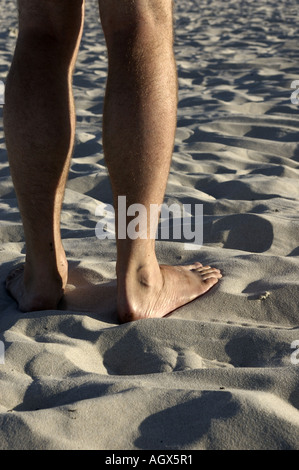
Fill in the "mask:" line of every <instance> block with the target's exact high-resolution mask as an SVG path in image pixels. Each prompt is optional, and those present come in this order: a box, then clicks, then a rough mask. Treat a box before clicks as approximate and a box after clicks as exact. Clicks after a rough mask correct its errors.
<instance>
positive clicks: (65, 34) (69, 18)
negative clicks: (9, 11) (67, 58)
mask: <svg viewBox="0 0 299 470" xmlns="http://www.w3.org/2000/svg"><path fill="white" fill-rule="evenodd" d="M82 23H83V0H64V1H60V0H43V2H41V1H40V0H19V39H20V41H21V43H24V44H25V43H27V42H32V43H34V44H35V48H39V47H40V48H43V47H46V48H51V47H56V48H57V49H58V50H61V51H65V50H69V51H71V50H72V49H74V48H75V46H76V43H77V40H78V37H79V35H80V31H81V29H82Z"/></svg>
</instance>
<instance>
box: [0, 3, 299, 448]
mask: <svg viewBox="0 0 299 470" xmlns="http://www.w3.org/2000/svg"><path fill="white" fill-rule="evenodd" d="M0 18H1V33H0V46H1V55H0V80H2V81H5V78H6V75H7V71H8V68H9V64H10V61H11V58H12V53H13V49H14V45H15V41H16V35H17V18H16V6H15V2H14V1H12V0H6V1H5V2H2V3H1V5H0ZM298 39H299V34H298V13H297V2H296V1H295V0H285V1H283V2H281V1H278V0H267V1H266V0H261V1H259V2H253V1H250V0H245V1H243V2H232V1H229V2H227V1H221V0H212V1H208V0H201V1H195V0H180V1H177V2H176V38H175V53H176V58H177V66H178V73H179V109H178V128H177V135H176V142H175V149H174V155H173V162H172V167H171V173H170V176H169V182H168V186H167V191H166V195H165V203H167V204H170V203H173V202H180V203H181V204H193V205H194V204H203V211H204V219H203V220H204V232H203V233H204V243H203V246H202V248H201V249H194V250H185V249H184V243H182V242H181V241H180V240H168V241H167V240H166V241H165V240H164V241H163V240H158V241H157V254H158V257H159V260H160V262H161V263H169V264H173V263H175V264H185V263H190V262H193V261H197V260H199V261H201V262H202V263H204V264H211V265H215V266H217V267H219V268H220V269H221V270H222V272H223V279H222V280H221V281H220V282H219V284H218V285H217V286H216V287H214V288H213V289H212V290H211V291H210V292H209V293H208V294H206V295H205V296H203V297H202V298H200V299H198V300H196V301H194V302H192V303H190V304H188V305H187V306H185V307H183V308H180V309H178V310H177V311H175V312H174V313H173V314H172V315H171V316H170V317H167V318H163V319H150V320H143V321H138V322H135V323H131V324H124V325H119V324H118V322H117V318H116V315H115V260H116V250H115V240H113V239H106V240H102V241H101V240H99V239H98V238H97V237H96V236H95V227H96V225H97V223H98V222H99V220H100V219H99V217H98V216H96V209H97V208H98V207H99V206H102V207H103V206H104V205H105V204H111V203H112V197H111V190H110V183H109V179H108V175H107V170H106V167H105V164H104V157H103V150H102V143H101V126H102V108H103V98H104V90H105V81H106V72H107V54H106V49H105V44H104V39H103V34H102V31H101V28H100V26H99V23H98V19H97V7H96V2H95V1H92V0H90V1H87V11H86V23H85V30H84V36H83V40H82V44H81V48H80V53H79V58H78V63H77V68H76V72H75V76H74V93H75V100H76V109H77V121H78V125H77V133H76V148H75V152H74V157H73V160H72V166H71V169H70V175H69V181H68V184H67V189H66V193H65V201H64V208H63V215H62V221H61V227H62V235H63V240H64V246H65V249H66V253H67V256H68V259H69V262H70V276H69V286H68V291H67V294H66V297H65V299H64V301H63V303H62V304H61V305H60V307H59V309H57V310H53V311H39V312H35V313H24V314H21V313H20V312H19V311H18V309H17V306H16V303H15V302H14V300H13V299H11V298H10V297H9V296H8V294H7V292H6V290H5V287H4V281H5V278H6V276H7V274H8V272H9V271H10V270H11V269H12V268H13V267H14V266H15V265H16V264H18V263H20V262H22V261H23V260H24V237H23V229H22V224H21V220H20V215H19V211H18V207H17V202H16V197H15V193H14V189H13V185H12V181H11V177H10V173H9V167H8V163H7V153H6V150H5V143H4V135H3V120H2V107H0V180H1V185H0V214H1V217H0V218H1V221H0V241H1V245H0V263H1V266H0V279H1V285H0V289H1V291H0V292H1V298H0V311H1V314H0V339H1V341H2V342H3V345H4V364H0V449H1V450H4V449H12V450H17V449H34V450H39V449H43V450H46V449H47V450H48V449H50V450H53V449H55V450H61V449H63V450H66V449H70V450H73V449H79V450H83V449H96V450H135V451H137V450H146V449H149V450H163V451H166V450H168V451H169V450H190V451H191V450H266V449H268V450H285V449H294V450H295V449H296V450H298V449H299V412H298V408H299V391H298V384H299V375H298V372H299V364H298V362H299V351H298V352H296V349H294V348H293V349H292V347H291V346H292V344H293V342H295V341H298V340H299V327H298V326H299V307H298V304H299V282H298V272H299V258H298V257H299V216H298V213H299V212H298V210H299V184H298V176H299V164H298V160H299V147H298V129H299V120H298V113H299V104H296V102H295V103H292V100H291V95H292V93H294V95H293V98H296V89H292V88H291V84H292V82H293V81H294V80H296V79H299V68H298V60H299V52H298ZM297 88H299V86H298V87H297ZM293 101H294V99H293ZM37 204H38V201H37ZM40 210H42V207H41V208H40ZM297 345H298V343H297ZM294 346H296V343H294V344H293V347H294ZM2 362H3V361H2Z"/></svg>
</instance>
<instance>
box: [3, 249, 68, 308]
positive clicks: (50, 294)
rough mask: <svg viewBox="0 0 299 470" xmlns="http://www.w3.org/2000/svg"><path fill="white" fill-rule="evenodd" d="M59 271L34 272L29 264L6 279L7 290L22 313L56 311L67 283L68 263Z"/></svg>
mask: <svg viewBox="0 0 299 470" xmlns="http://www.w3.org/2000/svg"><path fill="white" fill-rule="evenodd" d="M62 258H63V259H61V262H60V264H59V268H58V269H52V268H48V269H47V268H46V265H45V266H44V267H43V268H42V269H40V270H39V272H38V271H37V270H33V269H32V268H31V267H30V265H29V263H26V264H23V265H21V266H18V267H17V268H15V269H14V270H13V271H12V272H11V273H10V274H9V275H8V276H7V278H6V289H7V291H8V292H9V294H10V295H11V296H12V297H13V298H14V299H15V300H16V302H17V304H18V306H19V309H20V310H21V311H22V312H33V311H37V310H52V309H56V308H57V305H58V303H59V301H60V300H61V298H62V296H63V293H64V289H65V286H66V282H67V261H66V259H65V257H62Z"/></svg>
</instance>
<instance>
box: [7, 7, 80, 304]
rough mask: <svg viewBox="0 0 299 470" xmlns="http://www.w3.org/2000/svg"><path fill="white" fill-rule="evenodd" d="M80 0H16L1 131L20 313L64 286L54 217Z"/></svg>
mask: <svg viewBox="0 0 299 470" xmlns="http://www.w3.org/2000/svg"><path fill="white" fill-rule="evenodd" d="M83 3H84V0H60V1H56V2H53V1H52V0H43V1H42V2H41V1H40V0H19V13H20V17H19V37H18V40H17V45H16V50H15V55H14V59H13V63H12V66H11V70H10V72H9V76H8V79H7V85H6V98H5V101H6V105H5V110H4V126H5V136H6V145H7V150H8V156H9V162H10V168H11V174H12V178H13V183H14V187H15V191H16V194H17V198H18V203H19V208H20V212H21V216H22V221H23V226H24V232H25V242H26V263H25V267H24V270H19V271H16V272H14V273H12V275H11V276H9V277H8V279H7V289H8V290H9V291H10V293H11V294H12V296H13V297H14V298H15V299H16V300H17V302H18V304H19V307H20V309H21V310H23V311H31V310H40V309H51V308H55V307H56V306H57V304H58V302H59V300H60V298H61V296H62V294H63V290H64V287H65V285H66V281H67V261H66V257H65V252H64V249H63V246H62V242H61V237H60V212H61V205H62V200H63V196H64V189H65V183H66V178H67V174H68V168H69V161H70V157H71V154H72V149H73V141H74V132H75V113H74V105H73V98H72V87H71V79H72V70H73V66H74V61H75V57H76V53H77V49H78V45H79V40H80V37H81V31H82V23H83Z"/></svg>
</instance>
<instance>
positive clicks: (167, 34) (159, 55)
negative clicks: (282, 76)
mask: <svg viewBox="0 0 299 470" xmlns="http://www.w3.org/2000/svg"><path fill="white" fill-rule="evenodd" d="M99 5H100V13H101V19H102V25H103V29H104V33H105V37H106V42H107V46H108V56H109V73H108V82H107V90H106V100H105V109H104V128H103V143H104V151H105V158H106V162H107V166H108V170H109V173H110V177H111V183H112V189H113V194H114V204H115V208H116V209H117V207H118V196H121V195H124V196H126V198H127V205H131V204H133V203H140V204H143V205H144V206H145V207H146V209H147V210H148V213H149V207H150V204H161V203H162V202H163V199H164V193H165V189H166V184H167V179H168V174H169V168H170V163H171V157H172V152H173V144H174V136H175V129H176V111H177V76H176V67H175V60H174V53H173V28H172V21H173V18H172V0H135V1H134V2H133V1H131V0H122V2H119V0H99ZM116 214H117V210H116ZM127 222H128V220H127ZM148 222H149V221H148ZM157 223H158V221H157ZM117 227H118V222H117ZM149 231H150V228H149V224H148V235H149ZM220 277H221V274H220V272H219V270H217V269H214V268H210V267H203V266H202V265H201V264H200V263H196V264H194V265H192V266H187V267H170V266H159V264H158V261H157V258H156V255H155V244H154V240H151V239H150V238H149V237H148V238H147V239H145V240H141V239H137V240H131V239H130V238H129V237H127V238H126V239H124V240H118V241H117V280H118V294H117V296H118V297H117V301H118V315H119V319H120V321H121V322H126V321H131V320H137V319H141V318H148V317H163V316H165V315H167V314H168V313H170V312H172V311H173V310H175V309H176V308H178V307H180V306H182V305H184V304H186V303H188V302H190V301H192V300H194V299H195V298H197V297H198V296H200V295H202V294H204V293H205V292H206V291H207V290H209V289H210V288H211V287H212V286H213V285H215V284H216V283H217V282H218V279H219V278H220Z"/></svg>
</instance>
